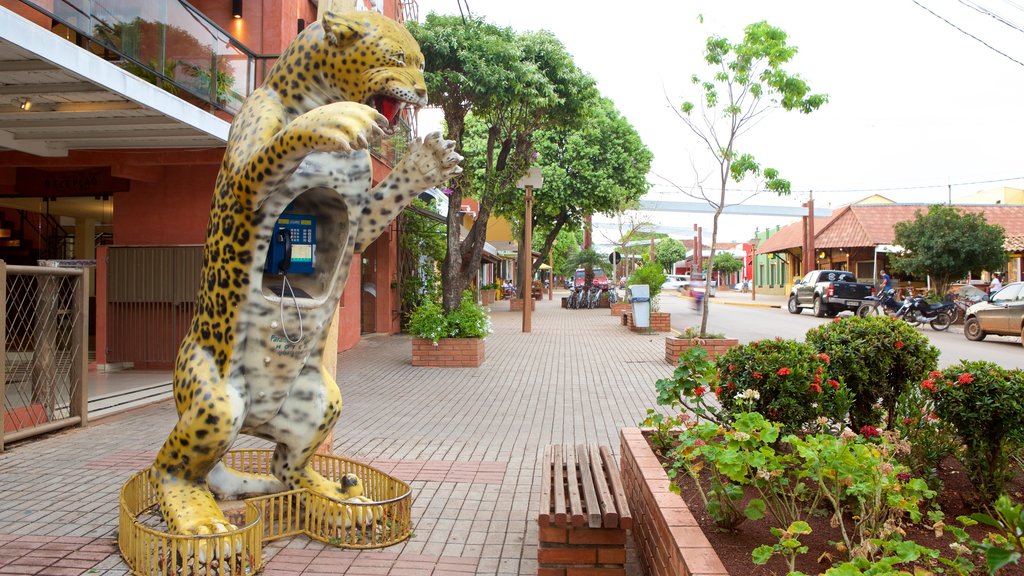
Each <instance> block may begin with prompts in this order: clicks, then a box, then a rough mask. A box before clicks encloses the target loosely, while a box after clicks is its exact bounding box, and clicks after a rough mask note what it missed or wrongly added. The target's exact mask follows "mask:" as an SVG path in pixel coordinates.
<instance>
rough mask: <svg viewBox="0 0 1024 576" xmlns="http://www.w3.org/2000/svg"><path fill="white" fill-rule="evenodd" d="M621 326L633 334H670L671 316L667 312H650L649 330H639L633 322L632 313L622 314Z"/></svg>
mask: <svg viewBox="0 0 1024 576" xmlns="http://www.w3.org/2000/svg"><path fill="white" fill-rule="evenodd" d="M622 324H623V325H624V326H628V327H629V329H630V330H632V331H633V332H644V333H647V332H671V331H672V314H670V313H668V312H651V325H650V327H649V328H640V327H638V326H637V325H636V323H635V322H634V321H633V312H625V313H623V314H622Z"/></svg>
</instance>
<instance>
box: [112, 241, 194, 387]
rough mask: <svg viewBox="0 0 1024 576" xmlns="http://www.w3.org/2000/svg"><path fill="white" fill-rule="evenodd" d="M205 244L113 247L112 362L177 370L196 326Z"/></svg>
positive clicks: (138, 366)
mask: <svg viewBox="0 0 1024 576" xmlns="http://www.w3.org/2000/svg"><path fill="white" fill-rule="evenodd" d="M202 265H203V247H202V246H111V247H110V248H109V249H108V252H107V298H106V300H107V350H106V353H107V362H110V363H112V364H115V363H130V364H132V365H133V366H134V367H136V368H155V369H165V368H171V367H173V366H174V357H175V355H176V354H177V353H178V346H179V345H180V344H181V340H182V338H184V337H185V333H186V332H187V331H188V327H189V325H190V324H191V323H192V314H193V312H194V310H195V298H196V292H197V291H198V289H199V277H200V272H201V269H202Z"/></svg>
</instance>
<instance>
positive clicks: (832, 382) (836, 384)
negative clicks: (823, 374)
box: [828, 379, 839, 390]
mask: <svg viewBox="0 0 1024 576" xmlns="http://www.w3.org/2000/svg"><path fill="white" fill-rule="evenodd" d="M828 385H829V386H831V387H833V388H835V389H836V390H839V381H838V380H835V379H833V380H829V381H828Z"/></svg>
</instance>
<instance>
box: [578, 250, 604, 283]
mask: <svg viewBox="0 0 1024 576" xmlns="http://www.w3.org/2000/svg"><path fill="white" fill-rule="evenodd" d="M604 261H605V257H604V256H601V255H600V254H598V253H597V252H595V251H594V249H593V248H585V249H583V250H580V251H579V252H577V253H576V254H575V255H573V258H572V263H573V269H574V270H575V269H576V268H583V286H585V287H586V289H587V290H590V287H591V286H593V285H594V268H600V267H601V266H602V265H603V264H604Z"/></svg>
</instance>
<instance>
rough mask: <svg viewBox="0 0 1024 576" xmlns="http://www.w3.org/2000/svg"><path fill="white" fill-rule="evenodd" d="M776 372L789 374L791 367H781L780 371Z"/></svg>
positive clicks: (783, 374)
mask: <svg viewBox="0 0 1024 576" xmlns="http://www.w3.org/2000/svg"><path fill="white" fill-rule="evenodd" d="M776 374H778V375H779V376H789V368H786V367H785V366H783V367H782V368H779V371H778V372H776Z"/></svg>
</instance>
